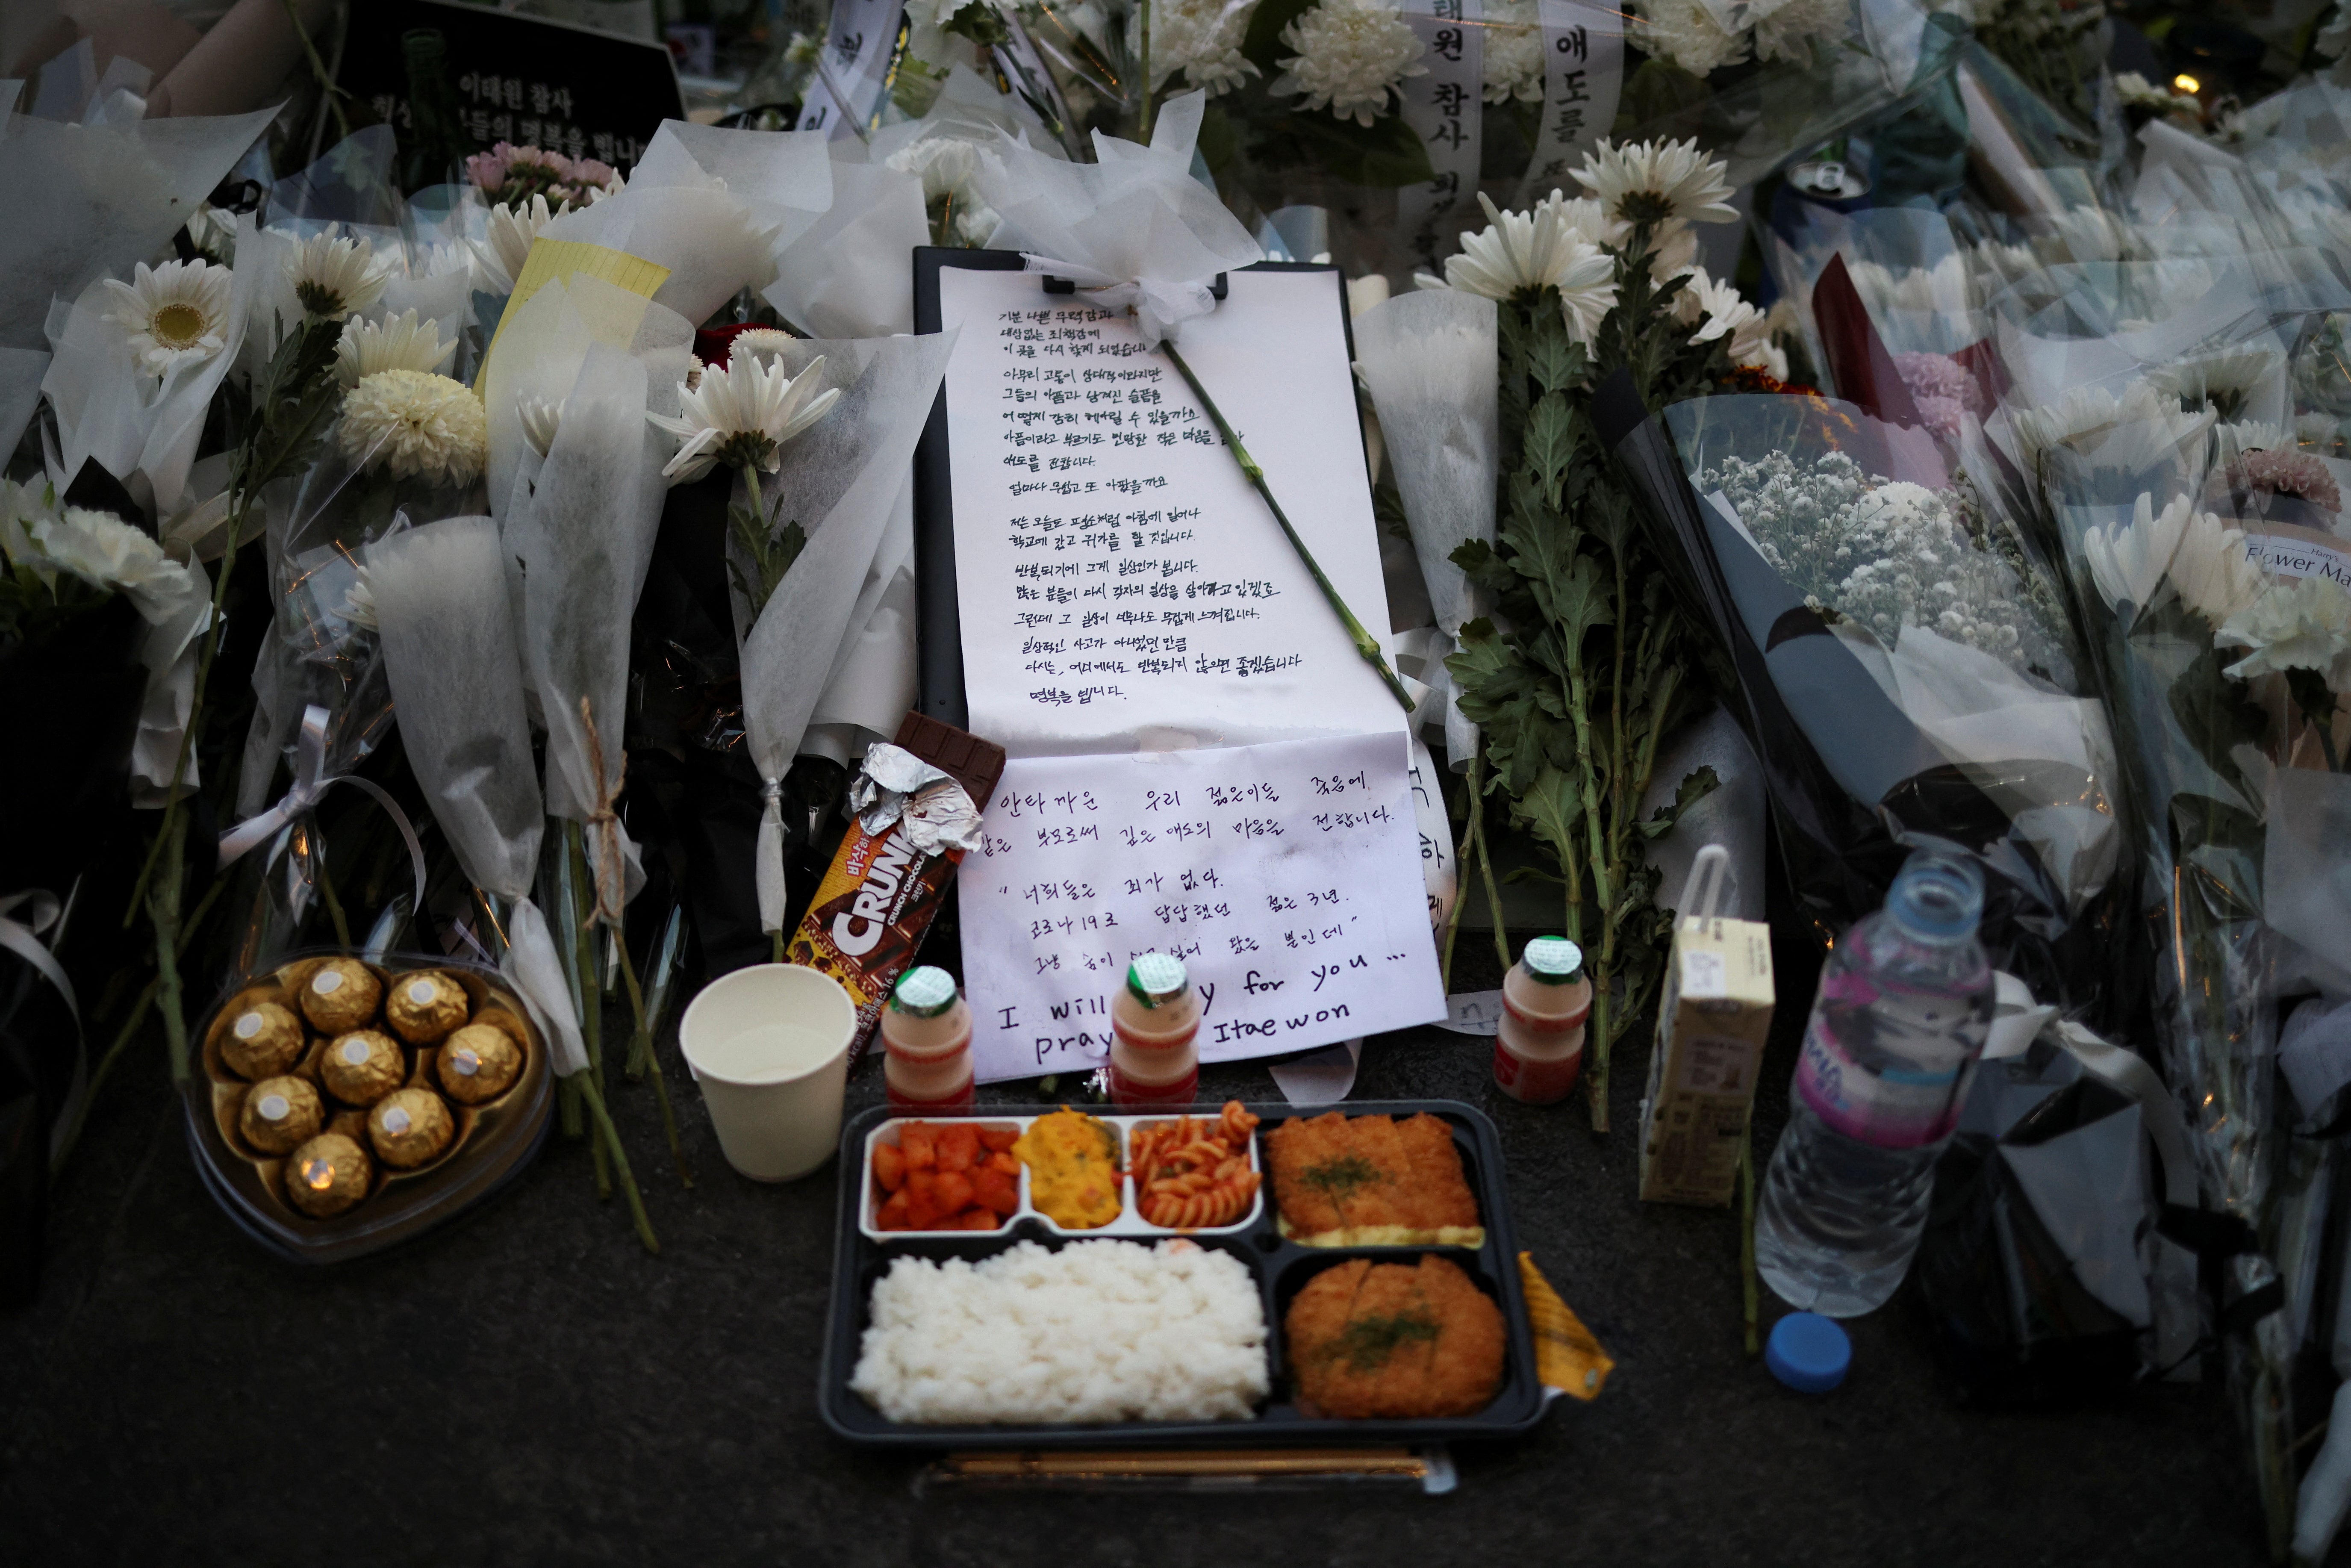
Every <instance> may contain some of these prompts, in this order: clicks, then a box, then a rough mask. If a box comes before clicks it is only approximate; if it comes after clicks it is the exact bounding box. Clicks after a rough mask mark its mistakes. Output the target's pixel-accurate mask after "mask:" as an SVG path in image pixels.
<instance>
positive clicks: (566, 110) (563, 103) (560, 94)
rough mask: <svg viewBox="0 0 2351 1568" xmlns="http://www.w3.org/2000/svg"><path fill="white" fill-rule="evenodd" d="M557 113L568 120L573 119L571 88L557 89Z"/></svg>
mask: <svg viewBox="0 0 2351 1568" xmlns="http://www.w3.org/2000/svg"><path fill="white" fill-rule="evenodd" d="M555 112H556V113H558V114H559V115H561V116H562V117H563V118H564V119H566V120H569V119H570V118H571V89H569V88H568V87H559V88H557V89H555Z"/></svg>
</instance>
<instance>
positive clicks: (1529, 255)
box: [1422, 142, 1776, 1131]
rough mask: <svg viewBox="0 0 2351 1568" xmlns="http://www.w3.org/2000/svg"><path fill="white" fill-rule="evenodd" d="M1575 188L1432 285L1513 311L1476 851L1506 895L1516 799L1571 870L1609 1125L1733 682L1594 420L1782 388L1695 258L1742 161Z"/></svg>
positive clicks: (1472, 686) (1480, 577)
mask: <svg viewBox="0 0 2351 1568" xmlns="http://www.w3.org/2000/svg"><path fill="white" fill-rule="evenodd" d="M1575 177H1576V180H1577V182H1578V183H1580V184H1581V185H1582V186H1583V190H1584V193H1583V194H1580V195H1577V196H1573V197H1571V196H1569V195H1567V194H1566V193H1564V192H1563V191H1555V192H1553V193H1552V195H1551V196H1550V198H1549V199H1548V200H1546V201H1544V202H1542V203H1541V204H1538V205H1536V206H1535V207H1534V208H1533V209H1532V210H1531V211H1529V212H1503V211H1499V210H1497V209H1495V208H1494V207H1493V206H1492V205H1491V204H1489V205H1488V213H1489V216H1490V217H1491V219H1492V224H1491V225H1490V226H1489V227H1488V228H1487V229H1485V230H1484V231H1483V232H1481V233H1478V234H1468V235H1463V236H1462V250H1461V253H1460V254H1459V255H1458V256H1452V257H1450V258H1448V259H1447V262H1446V265H1445V277H1444V279H1443V280H1442V281H1440V280H1438V279H1437V278H1434V277H1426V278H1424V279H1423V280H1422V281H1423V284H1424V286H1426V287H1451V288H1457V289H1463V290H1466V291H1468V292H1470V293H1474V294H1479V295H1483V296H1485V297H1487V298H1492V299H1493V300H1495V301H1496V302H1497V306H1498V308H1499V331H1500V337H1499V344H1500V364H1501V385H1500V397H1499V402H1500V410H1501V435H1502V453H1503V455H1502V481H1501V493H1500V495H1499V497H1498V511H1499V519H1498V526H1497V530H1496V532H1497V542H1496V543H1495V544H1494V545H1492V546H1490V547H1489V546H1488V545H1486V544H1485V543H1483V542H1482V541H1474V540H1473V541H1472V542H1470V543H1468V544H1466V545H1464V546H1462V547H1461V548H1460V549H1458V551H1456V552H1455V555H1454V559H1455V560H1457V561H1458V562H1459V563H1460V565H1461V566H1462V567H1463V568H1464V569H1465V570H1466V571H1467V572H1468V576H1469V580H1470V581H1471V582H1472V583H1473V584H1475V585H1476V586H1477V587H1478V588H1479V590H1481V591H1483V592H1484V593H1485V594H1486V596H1487V602H1488V603H1489V604H1491V605H1492V606H1493V608H1494V613H1493V615H1492V616H1491V617H1490V618H1480V619H1477V620H1473V621H1470V622H1468V623H1466V624H1465V625H1464V626H1463V627H1462V629H1461V647H1460V651H1459V652H1458V653H1455V654H1454V655H1453V657H1452V658H1451V659H1450V660H1448V661H1447V667H1448V668H1449V669H1450V670H1451V672H1452V674H1453V675H1454V678H1455V679H1456V680H1457V681H1458V683H1459V685H1460V693H1461V697H1460V701H1461V711H1462V712H1463V714H1464V715H1466V716H1468V718H1470V719H1471V720H1473V721H1475V722H1476V723H1478V724H1479V725H1480V726H1481V727H1483V740H1482V745H1481V747H1480V748H1479V751H1478V753H1477V755H1476V756H1474V757H1473V758H1470V759H1469V767H1468V778H1469V790H1470V795H1471V810H1472V817H1471V829H1470V831H1471V843H1470V847H1471V848H1472V849H1473V850H1474V851H1475V852H1477V854H1478V856H1479V863H1480V865H1481V868H1482V869H1483V872H1484V875H1485V876H1486V878H1487V882H1488V887H1489V895H1490V891H1491V882H1492V870H1491V853H1490V849H1489V845H1488V844H1487V842H1486V841H1485V837H1484V833H1485V829H1484V826H1483V822H1482V805H1483V800H1484V798H1485V797H1487V796H1494V797H1498V798H1499V800H1501V802H1502V803H1503V804H1504V805H1505V806H1506V808H1507V810H1508V814H1509V817H1510V821H1511V822H1512V823H1514V824H1516V825H1517V826H1519V827H1520V828H1523V829H1524V830H1526V831H1529V832H1530V833H1531V834H1532V835H1533V837H1534V838H1535V839H1536V840H1537V841H1539V842H1540V843H1541V845H1542V847H1543V849H1544V851H1545V852H1547V853H1548V855H1549V856H1550V858H1551V860H1552V863H1553V864H1554V865H1555V866H1556V868H1557V873H1556V874H1557V880H1558V882H1559V883H1560V885H1561V888H1562V906H1561V920H1562V927H1563V929H1564V930H1565V932H1566V934H1567V935H1568V936H1570V937H1571V938H1573V939H1574V940H1575V941H1577V942H1579V943H1580V944H1582V945H1583V948H1584V950H1585V954H1586V958H1587V962H1588V963H1589V965H1590V967H1591V970H1592V976H1593V988H1594V998H1593V1011H1592V1024H1591V1035H1590V1045H1591V1051H1590V1061H1591V1066H1590V1068H1589V1069H1588V1071H1587V1072H1586V1075H1585V1079H1584V1082H1586V1084H1587V1085H1588V1086H1589V1087H1588V1089H1587V1093H1588V1094H1589V1096H1590V1100H1591V1106H1592V1124H1593V1128H1594V1129H1595V1130H1598V1131H1605V1130H1606V1129H1607V1125H1608V1060H1609V1051H1610V1049H1611V1048H1612V1047H1613V1046H1614V1044H1615V1043H1616V1042H1617V1041H1618V1040H1621V1039H1623V1038H1624V1037H1625V1034H1626V1033H1627V1032H1628V1031H1629V1030H1631V1029H1632V1028H1633V1026H1634V1024H1635V1021H1636V1020H1637V1019H1639V1018H1640V1016H1641V1015H1642V1014H1643V1012H1644V1011H1645V1009H1646V1008H1647V1007H1648V1006H1649V1005H1650V1001H1651V998H1653V997H1654V995H1655V993H1656V982H1657V979H1658V977H1659V973H1660V968H1661V965H1662V959H1663V955H1664V944H1665V939H1666V937H1667V934H1668V933H1669V931H1670V925H1669V922H1668V920H1667V918H1666V917H1665V916H1664V915H1662V914H1661V913H1660V912H1659V911H1657V910H1656V908H1655V907H1654V905H1653V903H1652V896H1651V895H1652V894H1653V893H1654V892H1655V890H1656V882H1657V876H1658V873H1656V871H1655V870H1654V869H1653V868H1651V867H1650V866H1649V865H1648V864H1647V863H1646V859H1645V854H1644V846H1645V845H1646V843H1648V842H1649V841H1651V840H1653V839H1656V837H1658V836H1660V835H1661V834H1663V833H1664V832H1665V831H1667V829H1669V828H1670V827H1671V826H1672V825H1673V822H1674V820H1675V818H1676V817H1677V815H1678V814H1679V811H1680V810H1681V808H1682V807H1684V806H1686V805H1687V804H1688V803H1689V802H1690V801H1691V800H1696V799H1697V798H1698V796H1700V795H1702V794H1703V793H1705V792H1706V790H1708V789H1710V788H1712V786H1713V782H1714V780H1713V779H1712V777H1711V775H1710V774H1708V773H1706V772H1704V771H1701V772H1699V773H1698V774H1693V775H1692V776H1690V777H1689V778H1687V779H1683V780H1682V781H1681V786H1680V789H1678V791H1677V796H1676V799H1675V800H1674V802H1673V803H1672V804H1670V805H1668V806H1667V807H1666V808H1664V809H1662V810H1659V811H1658V812H1657V813H1656V815H1654V816H1653V817H1651V818H1649V819H1646V820H1643V819H1641V818H1640V817H1639V816H1638V808H1639V802H1640V800H1641V798H1642V796H1643V794H1644V792H1645V791H1646V789H1648V787H1649V783H1650V776H1651V774H1652V773H1653V772H1654V771H1655V769H1656V758H1657V756H1658V748H1659V747H1660V745H1661V743H1663V742H1664V741H1665V739H1666V738H1667V736H1668V735H1669V734H1670V733H1671V732H1672V731H1673V729H1674V728H1675V727H1677V725H1678V724H1679V723H1680V722H1681V721H1682V720H1683V719H1684V718H1686V717H1687V716H1691V715H1693V714H1694V713H1696V712H1697V711H1698V709H1699V708H1700V707H1701V706H1703V704H1704V701H1705V699H1706V697H1707V695H1708V688H1709V685H1710V683H1709V681H1708V676H1707V675H1706V674H1705V671H1704V667H1703V659H1704V648H1703V637H1702V634H1701V633H1700V632H1699V631H1698V628H1697V627H1696V626H1694V625H1693V624H1692V622H1689V621H1688V620H1687V618H1686V617H1685V616H1684V614H1683V613H1682V611H1681V610H1680V608H1679V607H1678V606H1677V604H1676V602H1675V601H1674V600H1673V598H1672V597H1671V596H1670V595H1669V593H1668V592H1667V583H1666V578H1665V576H1664V573H1663V572H1662V571H1661V570H1659V565H1660V563H1659V562H1658V560H1657V559H1656V556H1655V554H1654V553H1653V551H1652V549H1651V547H1650V545H1649V543H1648V542H1647V539H1646V536H1645V534H1644V531H1643V528H1642V526H1641V524H1640V522H1639V520H1638V518H1637V517H1636V515H1635V504H1634V497H1633V494H1632V492H1631V490H1630V489H1629V487H1628V486H1626V485H1625V482H1624V478H1623V476H1622V474H1621V473H1620V472H1619V470H1618V469H1617V468H1616V466H1615V465H1614V460H1613V459H1612V457H1611V456H1610V455H1609V452H1608V450H1607V448H1606V446H1605V444H1604V443H1603V441H1602V438H1601V434H1600V432H1599V430H1598V428H1597V427H1596V425H1595V424H1594V422H1593V403H1594V392H1595V389H1596V388H1597V387H1598V386H1599V385H1600V384H1601V383H1602V382H1604V381H1607V380H1610V379H1612V378H1621V379H1622V381H1623V382H1625V383H1629V385H1630V387H1631V389H1632V390H1633V392H1635V394H1637V395H1638V396H1639V397H1640V398H1641V399H1643V400H1644V401H1645V402H1650V403H1653V404H1654V403H1656V402H1666V401H1671V400H1674V399H1677V398H1680V397H1685V396H1687V395H1690V394H1691V393H1693V392H1701V391H1705V390H1708V389H1709V388H1712V387H1714V386H1716V385H1718V384H1719V383H1722V382H1729V381H1731V380H1733V379H1734V378H1737V377H1740V376H1746V377H1750V378H1752V377H1762V378H1765V379H1766V380H1767V381H1768V379H1769V378H1770V376H1771V371H1770V370H1769V369H1768V368H1767V367H1768V366H1769V365H1770V364H1771V362H1772V356H1773V353H1774V351H1775V350H1774V349H1773V347H1772V345H1771V343H1770V341H1769V340H1768V339H1767V338H1766V337H1765V335H1764V331H1763V317H1762V313H1761V312H1760V311H1758V310H1757V309H1756V308H1754V307H1753V306H1752V305H1750V304H1749V303H1748V302H1747V301H1746V300H1745V299H1743V298H1740V294H1739V291H1738V290H1737V289H1736V288H1734V287H1730V286H1729V284H1727V283H1722V282H1719V281H1717V280H1715V279H1712V278H1710V277H1708V276H1707V274H1706V272H1705V270H1704V269H1703V268H1701V267H1698V266H1697V264H1696V262H1695V260H1694V259H1693V257H1694V253H1695V251H1696V245H1697V240H1696V235H1695V233H1694V231H1693V230H1692V228H1691V225H1693V224H1695V223H1721V222H1726V221H1729V218H1730V216H1731V212H1730V209H1729V206H1728V205H1726V204H1725V203H1724V198H1726V197H1727V196H1729V187H1727V186H1726V185H1725V184H1724V183H1722V166H1721V165H1720V164H1719V163H1717V162H1711V161H1709V160H1707V159H1705V158H1703V157H1701V156H1700V155H1699V154H1698V152H1697V149H1696V148H1695V147H1694V146H1693V145H1691V144H1689V143H1687V142H1656V143H1651V142H1643V143H1638V144H1635V145H1632V146H1618V145H1616V144H1614V143H1612V142H1603V143H1601V144H1600V147H1599V149H1598V150H1597V152H1594V153H1593V154H1592V155H1591V156H1590V157H1588V158H1587V159H1586V161H1585V162H1584V165H1583V169H1582V170H1580V171H1579V172H1577V174H1576V176H1575ZM1771 384H1776V383H1771ZM1457 760H1458V759H1457Z"/></svg>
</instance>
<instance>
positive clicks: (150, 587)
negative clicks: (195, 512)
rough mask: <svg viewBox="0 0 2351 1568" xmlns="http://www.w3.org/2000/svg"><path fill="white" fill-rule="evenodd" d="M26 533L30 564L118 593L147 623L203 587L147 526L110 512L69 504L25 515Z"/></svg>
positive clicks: (160, 618)
mask: <svg viewBox="0 0 2351 1568" xmlns="http://www.w3.org/2000/svg"><path fill="white" fill-rule="evenodd" d="M24 533H25V536H26V540H27V542H29V544H30V545H31V547H32V550H33V552H34V554H35V556H36V557H37V559H36V560H35V561H34V562H32V563H31V564H34V565H36V566H37V567H39V568H42V569H46V570H50V571H62V572H66V573H68V574H70V575H71V576H74V577H78V578H80V579H81V580H83V581H84V582H87V583H89V584H91V585H92V586H93V587H97V588H103V589H106V590H107V591H110V592H114V593H120V594H121V595H122V596H123V597H125V598H126V599H128V600H130V601H131V603H132V604H134V605H136V606H137V607H138V609H139V613H140V614H141V616H143V617H144V618H145V619H146V620H147V622H148V623H149V624H151V625H161V624H162V622H165V621H168V620H170V619H171V618H172V616H173V615H174V614H176V613H178V612H180V611H181V610H182V609H183V608H184V607H185V606H186V604H187V602H188V601H189V599H190V598H191V597H193V596H194V595H196V594H199V593H201V592H202V590H200V589H198V588H197V587H196V585H195V579H194V578H193V576H191V575H190V573H189V571H188V569H187V568H186V567H184V566H182V565H181V564H180V563H179V562H178V561H175V560H173V559H172V558H171V557H169V556H167V555H165V554H164V553H163V547H162V545H159V544H157V543H156V542H155V541H154V540H153V539H152V538H149V537H148V536H147V533H146V530H144V529H143V528H134V527H132V526H131V524H129V523H126V522H124V521H123V520H122V519H121V518H120V517H115V516H114V515H113V514H112V513H110V512H93V511H90V510H89V509H88V508H87V507H66V508H65V509H64V510H63V511H62V512H57V513H49V514H45V515H43V516H39V517H33V518H31V519H29V520H28V521H27V522H26V524H25V528H24Z"/></svg>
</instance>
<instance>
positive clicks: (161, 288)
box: [106, 261, 229, 375]
mask: <svg viewBox="0 0 2351 1568" xmlns="http://www.w3.org/2000/svg"><path fill="white" fill-rule="evenodd" d="M106 289H107V292H108V293H109V294H111V295H112V296H113V297H114V307H113V308H112V309H110V310H109V311H108V312H107V313H106V319H108V320H110V321H112V322H114V323H115V324H116V325H117V326H119V327H120V328H121V329H122V330H123V332H124V333H125V335H127V336H128V337H129V338H130V340H131V352H132V353H133V354H135V355H137V356H138V359H139V363H140V367H141V369H143V370H146V371H151V372H152V373H154V374H156V375H161V374H162V373H163V372H164V371H168V370H170V369H171V368H172V366H173V365H175V364H178V363H179V362H180V361H183V360H206V359H210V358H211V357H212V356H213V355H214V354H217V353H219V352H220V351H221V349H222V348H223V346H224V345H225V343H226V342H227V339H226V338H225V336H224V334H225V333H226V332H227V330H228V302H229V270H228V268H227V267H213V266H210V265H208V264H207V263H204V262H201V261H167V262H165V263H164V264H163V265H162V266H161V267H153V268H150V267H148V265H147V264H146V263H145V262H143V261H142V262H141V263H140V264H139V265H138V266H137V267H135V268H133V269H132V271H131V281H130V282H128V283H124V282H122V281H121V280H120V279H119V278H112V277H110V278H108V279H107V280H106Z"/></svg>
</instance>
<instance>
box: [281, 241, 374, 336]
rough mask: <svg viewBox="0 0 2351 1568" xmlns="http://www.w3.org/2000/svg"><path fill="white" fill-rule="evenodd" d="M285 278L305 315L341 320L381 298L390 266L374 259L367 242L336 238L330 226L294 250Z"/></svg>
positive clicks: (288, 257)
mask: <svg viewBox="0 0 2351 1568" xmlns="http://www.w3.org/2000/svg"><path fill="white" fill-rule="evenodd" d="M286 276H287V277H288V278H290V279H291V280H292V281H293V284H294V298H296V299H298V300H299V301H300V302H301V305H302V309H303V312H304V313H305V314H306V315H308V316H311V317H314V318H317V319H321V320H329V321H340V320H341V319H344V318H345V317H347V316H350V315H354V314H356V313H357V312H359V311H361V310H365V309H366V308H369V307H370V306H371V305H373V304H374V303H375V302H376V301H377V300H378V299H381V298H383V285H384V280H385V279H386V278H388V277H391V276H392V265H391V263H390V262H388V261H379V260H378V259H376V255H375V247H374V246H371V245H370V244H368V242H367V241H365V240H363V239H354V238H350V237H347V236H344V235H339V234H337V233H336V232H335V226H334V225H328V227H326V228H325V229H323V230H321V231H320V232H319V233H318V234H315V235H311V236H310V237H309V238H308V239H306V240H304V241H302V242H301V243H300V244H298V245H297V246H295V247H294V251H293V254H292V255H290V256H287V258H286Z"/></svg>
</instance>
